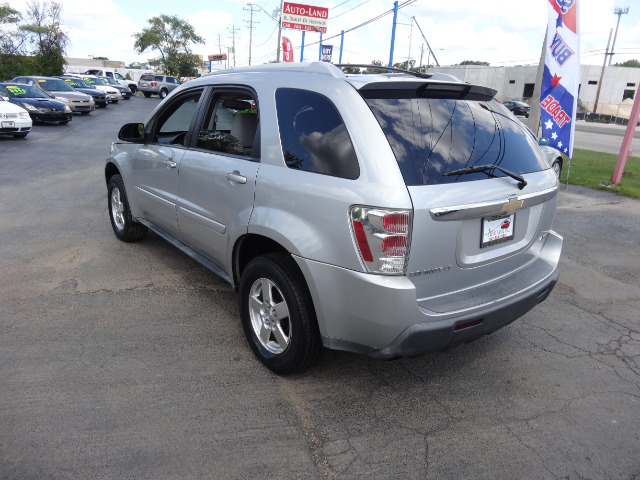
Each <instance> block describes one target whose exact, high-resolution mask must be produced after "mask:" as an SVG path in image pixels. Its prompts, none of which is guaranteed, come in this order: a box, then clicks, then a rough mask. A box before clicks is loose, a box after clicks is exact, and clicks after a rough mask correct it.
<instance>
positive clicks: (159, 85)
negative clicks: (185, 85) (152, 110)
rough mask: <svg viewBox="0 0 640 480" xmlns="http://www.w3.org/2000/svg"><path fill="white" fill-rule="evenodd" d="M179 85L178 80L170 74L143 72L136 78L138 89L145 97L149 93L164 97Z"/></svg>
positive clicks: (149, 94) (148, 95)
mask: <svg viewBox="0 0 640 480" xmlns="http://www.w3.org/2000/svg"><path fill="white" fill-rule="evenodd" d="M179 86H180V80H179V79H177V78H176V77H172V76H170V75H156V74H153V73H145V74H144V75H142V76H141V77H140V80H138V90H139V91H141V92H142V93H143V94H144V96H145V97H147V98H148V97H150V96H151V95H158V96H159V97H160V98H164V97H166V96H167V95H169V93H171V92H172V91H173V90H175V89H176V88H178V87H179Z"/></svg>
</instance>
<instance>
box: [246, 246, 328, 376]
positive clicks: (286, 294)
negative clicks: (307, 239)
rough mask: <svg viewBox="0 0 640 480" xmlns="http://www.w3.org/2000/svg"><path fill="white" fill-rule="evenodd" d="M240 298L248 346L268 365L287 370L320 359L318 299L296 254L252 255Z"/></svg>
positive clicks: (274, 369) (283, 372)
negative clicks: (299, 267) (296, 261)
mask: <svg viewBox="0 0 640 480" xmlns="http://www.w3.org/2000/svg"><path fill="white" fill-rule="evenodd" d="M238 298H239V302H240V317H241V320H242V327H243V329H244V333H245V335H246V337H247V341H248V342H249V346H250V347H251V350H253V353H254V354H255V355H256V357H257V358H258V360H260V361H261V362H262V363H263V364H264V365H265V366H266V367H267V368H268V369H270V370H271V371H272V372H274V373H277V374H279V375H287V374H290V373H295V372H300V371H302V370H305V369H307V368H309V367H310V366H311V365H313V364H314V363H315V362H316V361H317V360H318V358H319V357H320V354H321V353H322V341H321V338H320V332H319V330H318V323H317V320H316V315H315V311H314V308H313V301H312V300H311V295H310V294H309V290H308V289H307V285H306V283H305V281H304V277H303V276H302V273H301V272H300V270H299V269H298V266H297V265H296V263H295V262H294V260H293V259H292V258H291V256H289V255H285V254H282V253H271V254H268V255H264V256H260V257H256V258H254V259H253V260H251V261H250V262H249V263H248V264H247V266H246V267H245V269H244V271H243V272H242V278H241V280H240V288H239V296H238Z"/></svg>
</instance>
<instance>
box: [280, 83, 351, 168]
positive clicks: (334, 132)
mask: <svg viewBox="0 0 640 480" xmlns="http://www.w3.org/2000/svg"><path fill="white" fill-rule="evenodd" d="M276 107H277V111H278V127H279V129H280V141H281V143H282V152H283V154H284V159H285V162H286V164H287V167H289V168H293V169H296V170H304V171H307V172H314V173H320V174H323V175H331V176H334V177H341V178H347V179H350V180H354V179H356V178H358V177H359V176H360V167H359V165H358V159H357V157H356V152H355V150H354V148H353V144H352V143H351V137H349V132H348V131H347V127H346V126H345V124H344V122H343V121H342V117H340V114H339V113H338V110H337V109H336V107H335V106H334V105H333V103H332V102H331V101H330V100H329V99H328V98H327V97H325V96H323V95H320V94H318V93H315V92H310V91H307V90H298V89H291V88H280V89H278V90H277V91H276Z"/></svg>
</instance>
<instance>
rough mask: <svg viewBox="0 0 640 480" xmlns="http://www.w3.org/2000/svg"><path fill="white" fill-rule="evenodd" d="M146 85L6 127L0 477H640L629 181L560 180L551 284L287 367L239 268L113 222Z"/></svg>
mask: <svg viewBox="0 0 640 480" xmlns="http://www.w3.org/2000/svg"><path fill="white" fill-rule="evenodd" d="M157 103H158V100H156V99H146V98H142V97H136V98H133V99H132V100H130V101H128V102H124V101H123V102H120V104H118V105H111V106H109V107H108V108H107V109H106V110H99V111H96V112H94V113H93V114H91V115H90V116H87V117H78V116H76V117H74V119H73V121H72V122H71V123H70V124H69V125H67V126H58V125H53V126H50V125H37V126H36V127H35V128H34V130H33V131H32V132H31V133H30V134H29V136H28V137H27V138H26V139H24V140H14V139H12V138H0V205H2V209H1V210H0V226H1V228H0V268H1V274H2V279H1V281H0V282H1V285H2V287H1V288H0V479H11V480H14V479H20V480H23V479H24V480H31V479H33V480H41V479H56V480H57V479H118V480H121V479H153V480H159V479H192V478H224V479H236V478H237V479H247V478H256V479H266V478H268V479H276V478H277V479H294V478H304V479H306V478H310V479H350V478H368V479H378V478H380V479H388V478H398V479H413V478H415V479H461V478H474V479H475V478H477V479H511V478H513V479H521V478H532V479H533V478H535V479H637V478H640V253H639V247H640V201H638V200H633V199H628V198H624V197H618V196H615V195H613V194H610V193H608V192H597V191H591V190H588V189H584V188H579V187H572V186H570V187H569V189H568V190H564V188H562V189H561V191H560V198H559V208H558V212H557V215H556V220H555V227H554V228H555V229H556V230H557V231H558V232H560V233H561V234H562V235H563V236H564V238H565V244H564V251H563V256H562V261H561V274H560V280H559V283H558V285H557V287H556V289H555V290H554V291H553V293H552V294H551V296H550V297H549V299H548V300H547V301H546V302H544V303H542V304H541V305H539V306H538V307H536V308H535V309H534V310H532V311H531V312H530V313H528V314H527V315H525V316H524V317H523V318H521V319H519V320H517V321H516V322H514V323H513V324H511V325H509V326H508V327H506V328H504V329H502V330H500V331H498V332H496V333H495V334H493V335H491V336H488V337H485V338H482V339H480V340H478V341H476V342H474V343H471V344H467V345H463V346H461V347H459V348H457V349H455V350H452V351H449V352H445V353H438V354H432V355H428V356H425V357H422V358H417V359H402V360H397V361H393V362H383V361H378V360H372V359H369V358H368V357H364V356H359V355H354V354H349V353H343V352H326V353H325V355H324V356H323V358H322V360H321V361H320V363H319V364H318V365H317V366H316V367H315V368H314V369H313V370H312V371H310V372H308V373H306V374H302V375H298V376H292V377H287V378H280V377H277V376H275V375H273V374H271V373H270V372H269V371H267V370H266V369H265V368H263V367H262V366H261V365H260V364H259V363H258V362H257V361H256V360H255V359H254V358H253V356H252V354H251V351H250V350H249V348H248V346H247V345H246V343H245V340H244V337H243V333H242V328H241V326H240V322H239V319H238V309H237V304H236V295H235V293H234V291H233V290H232V288H231V287H230V286H229V285H227V284H226V283H224V282H223V281H222V280H220V279H218V278H217V277H216V276H215V275H213V274H212V273H210V272H209V271H208V270H206V269H204V268H203V267H201V266H200V265H198V264H196V263H195V262H194V261H192V260H191V259H190V258H188V257H187V256H185V255H183V254H182V253H180V252H178V251H177V250H175V249H174V248H172V247H171V246H170V245H168V244H167V243H166V242H164V241H163V240H161V239H160V238H158V237H157V236H154V235H149V236H148V237H147V238H146V239H145V240H144V241H143V242H140V243H137V244H124V243H121V242H119V241H118V240H117V239H116V238H115V236H114V235H113V233H112V231H111V226H110V224H109V219H108V215H107V212H106V203H107V202H106V187H105V184H104V180H103V173H102V172H103V161H104V158H105V157H106V155H107V154H108V149H109V143H110V141H111V139H113V138H114V137H115V135H116V133H117V131H118V129H119V127H120V126H121V125H122V124H123V123H125V122H127V121H138V120H139V121H142V120H143V119H144V118H145V117H146V115H147V113H148V112H149V111H150V110H151V109H152V108H153V107H154V106H155V105H157Z"/></svg>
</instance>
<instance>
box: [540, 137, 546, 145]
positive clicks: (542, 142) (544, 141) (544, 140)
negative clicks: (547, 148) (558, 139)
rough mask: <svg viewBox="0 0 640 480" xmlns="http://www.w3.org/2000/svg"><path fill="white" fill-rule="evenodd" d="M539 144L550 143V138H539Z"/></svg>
mask: <svg viewBox="0 0 640 480" xmlns="http://www.w3.org/2000/svg"><path fill="white" fill-rule="evenodd" d="M538 145H549V139H548V138H541V139H540V140H538Z"/></svg>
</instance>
